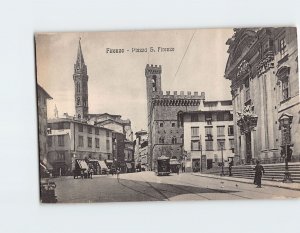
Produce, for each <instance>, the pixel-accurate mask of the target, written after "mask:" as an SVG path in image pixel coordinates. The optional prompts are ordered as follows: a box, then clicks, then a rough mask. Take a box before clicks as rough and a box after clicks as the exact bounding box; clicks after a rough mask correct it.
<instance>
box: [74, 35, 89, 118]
mask: <svg viewBox="0 0 300 233" xmlns="http://www.w3.org/2000/svg"><path fill="white" fill-rule="evenodd" d="M88 78H89V76H88V75H87V68H86V65H85V63H84V59H83V55H82V50H81V43H80V39H79V44H78V51H77V59H76V63H75V64H74V74H73V80H74V87H75V111H76V117H77V118H79V119H88V114H89V107H88Z"/></svg>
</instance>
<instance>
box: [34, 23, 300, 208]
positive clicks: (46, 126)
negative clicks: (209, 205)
mask: <svg viewBox="0 0 300 233" xmlns="http://www.w3.org/2000/svg"><path fill="white" fill-rule="evenodd" d="M35 52H36V80H37V114H38V129H39V130H38V134H39V135H38V136H39V137H38V139H39V157H38V161H39V172H40V173H39V174H40V184H39V185H40V200H41V202H42V203H91V202H127V201H134V202H136V201H179V200H183V201H187V200H225V199H226V200H227V199H230V200H231V199H240V200H244V199H287V198H299V197H300V118H299V117H300V110H299V109H300V101H299V74H298V46H297V30H296V28H294V27H268V28H226V29H225V28H224V29H189V30H154V31H121V32H74V33H62V32H59V33H53V32H52V33H36V34H35Z"/></svg>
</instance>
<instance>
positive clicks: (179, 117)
mask: <svg viewBox="0 0 300 233" xmlns="http://www.w3.org/2000/svg"><path fill="white" fill-rule="evenodd" d="M177 126H178V127H183V112H182V111H179V112H178V113H177Z"/></svg>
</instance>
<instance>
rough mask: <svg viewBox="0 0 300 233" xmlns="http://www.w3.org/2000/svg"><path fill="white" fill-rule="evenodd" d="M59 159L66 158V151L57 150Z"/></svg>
mask: <svg viewBox="0 0 300 233" xmlns="http://www.w3.org/2000/svg"><path fill="white" fill-rule="evenodd" d="M57 160H65V152H64V151H60V152H57Z"/></svg>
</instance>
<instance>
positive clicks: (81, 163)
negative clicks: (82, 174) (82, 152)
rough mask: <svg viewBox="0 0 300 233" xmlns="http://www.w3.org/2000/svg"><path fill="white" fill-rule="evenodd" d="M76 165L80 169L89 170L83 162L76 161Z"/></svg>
mask: <svg viewBox="0 0 300 233" xmlns="http://www.w3.org/2000/svg"><path fill="white" fill-rule="evenodd" d="M77 163H78V165H79V167H80V168H81V169H87V170H88V169H89V167H88V165H87V164H86V162H85V161H84V160H77Z"/></svg>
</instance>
